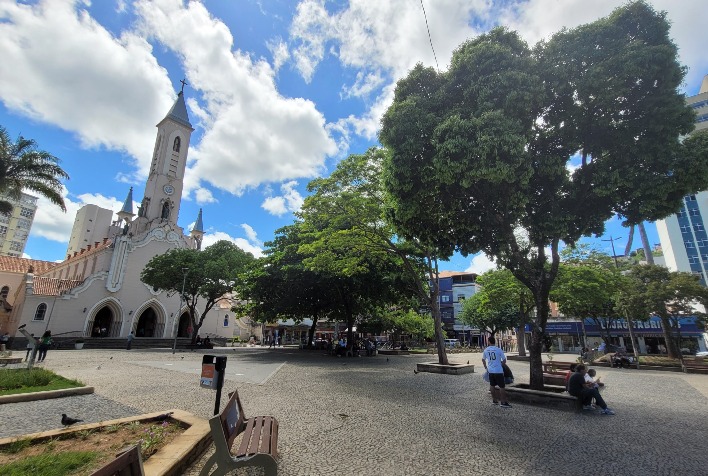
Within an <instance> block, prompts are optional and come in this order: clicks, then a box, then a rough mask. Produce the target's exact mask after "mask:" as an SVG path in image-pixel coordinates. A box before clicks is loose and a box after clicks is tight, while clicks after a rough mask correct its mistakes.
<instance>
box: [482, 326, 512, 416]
mask: <svg viewBox="0 0 708 476" xmlns="http://www.w3.org/2000/svg"><path fill="white" fill-rule="evenodd" d="M495 344H496V340H495V339H494V336H492V337H490V338H489V346H488V347H487V348H486V349H484V353H482V364H483V365H484V368H485V369H486V370H487V372H489V388H490V390H491V393H492V403H493V404H494V405H499V406H500V407H501V408H511V405H509V401H508V400H507V397H506V390H504V387H505V383H504V366H503V365H502V364H505V363H506V355H504V351H503V350H501V349H500V348H499V347H497V346H496V345H495ZM500 401H501V404H500V403H499V402H500Z"/></svg>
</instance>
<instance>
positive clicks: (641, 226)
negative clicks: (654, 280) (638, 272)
mask: <svg viewBox="0 0 708 476" xmlns="http://www.w3.org/2000/svg"><path fill="white" fill-rule="evenodd" d="M637 227H638V228H639V237H640V238H641V239H642V247H643V248H644V256H645V257H646V260H647V264H654V255H653V254H652V252H651V247H650V246H649V238H647V230H646V229H645V228H644V222H639V225H637Z"/></svg>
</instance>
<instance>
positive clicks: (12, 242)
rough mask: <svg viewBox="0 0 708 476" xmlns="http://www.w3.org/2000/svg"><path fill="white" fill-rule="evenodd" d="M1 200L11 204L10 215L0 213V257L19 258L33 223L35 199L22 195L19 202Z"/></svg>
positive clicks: (5, 198) (11, 199)
mask: <svg viewBox="0 0 708 476" xmlns="http://www.w3.org/2000/svg"><path fill="white" fill-rule="evenodd" d="M2 198H3V200H6V201H8V202H10V203H11V204H12V214H10V215H5V214H3V213H0V255H2V256H15V257H20V256H22V253H24V251H25V245H26V244H27V238H29V233H30V229H31V228H32V222H33V221H34V213H35V211H36V210H37V197H33V196H32V195H27V194H26V193H23V194H22V196H20V199H19V200H15V199H14V198H11V197H8V196H3V197H2Z"/></svg>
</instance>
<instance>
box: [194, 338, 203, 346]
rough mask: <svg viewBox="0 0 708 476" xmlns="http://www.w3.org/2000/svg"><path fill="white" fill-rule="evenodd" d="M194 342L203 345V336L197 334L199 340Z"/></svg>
mask: <svg viewBox="0 0 708 476" xmlns="http://www.w3.org/2000/svg"><path fill="white" fill-rule="evenodd" d="M194 343H195V344H197V345H198V346H201V345H202V337H201V336H199V335H197V340H195V341H194Z"/></svg>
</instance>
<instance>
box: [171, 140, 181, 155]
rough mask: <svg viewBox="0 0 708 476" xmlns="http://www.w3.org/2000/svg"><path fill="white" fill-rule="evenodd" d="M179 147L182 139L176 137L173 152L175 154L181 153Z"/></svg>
mask: <svg viewBox="0 0 708 476" xmlns="http://www.w3.org/2000/svg"><path fill="white" fill-rule="evenodd" d="M179 146H180V139H179V136H177V137H175V142H174V144H172V150H173V151H174V152H179Z"/></svg>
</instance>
